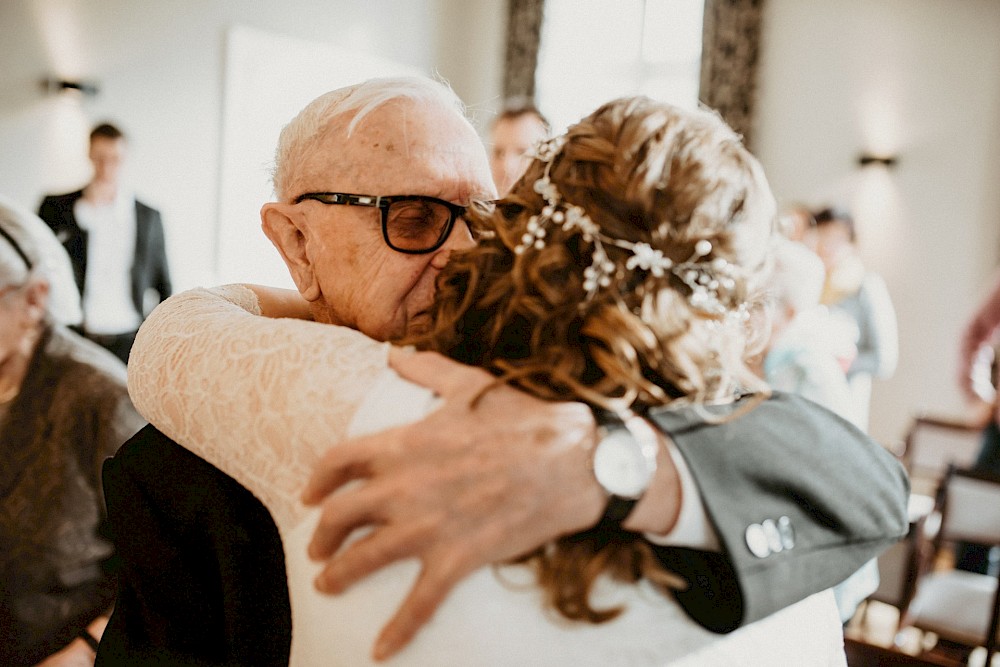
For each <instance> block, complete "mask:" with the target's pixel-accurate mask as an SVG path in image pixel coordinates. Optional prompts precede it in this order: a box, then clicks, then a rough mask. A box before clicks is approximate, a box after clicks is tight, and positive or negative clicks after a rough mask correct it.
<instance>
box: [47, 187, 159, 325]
mask: <svg viewBox="0 0 1000 667" xmlns="http://www.w3.org/2000/svg"><path fill="white" fill-rule="evenodd" d="M81 197H83V190H77V191H76V192H71V193H69V194H65V195H54V196H49V197H45V199H43V200H42V204H41V206H39V208H38V217H40V218H41V219H42V220H44V221H45V222H46V224H48V226H49V227H50V228H51V229H52V231H53V232H54V233H55V235H56V238H57V239H59V241H60V242H61V243H62V244H63V247H64V248H66V252H68V253H69V257H70V260H71V261H72V263H73V274H74V276H75V277H76V284H77V287H79V289H80V293H81V294H83V288H84V285H85V284H86V280H87V232H86V231H85V230H84V229H81V228H80V225H79V224H77V222H76V216H75V215H74V214H73V206H74V205H75V204H76V202H77V201H78V200H79V199H80V198H81ZM135 223H136V229H135V256H134V258H133V261H132V272H131V277H132V286H131V289H132V303H133V304H134V305H135V311H136V312H137V313H138V314H139V316H140V317H141V318H143V319H144V318H145V317H146V315H148V314H149V311H150V310H152V309H153V307H155V306H156V304H157V303H159V302H160V301H162V300H163V299H166V298H167V297H168V296H170V294H171V285H170V271H169V267H168V266H167V251H166V243H165V241H164V237H163V222H162V221H161V220H160V212H159V211H157V210H156V209H154V208H150V207H149V206H146V205H145V204H143V203H142V202H140V201H136V203H135ZM150 290H152V291H153V292H155V293H156V294H157V298H156V299H153V300H147V299H148V297H147V296H146V295H147V293H149V292H150Z"/></svg>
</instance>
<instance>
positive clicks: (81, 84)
mask: <svg viewBox="0 0 1000 667" xmlns="http://www.w3.org/2000/svg"><path fill="white" fill-rule="evenodd" d="M42 90H44V91H45V92H46V93H48V94H49V95H58V94H60V93H63V92H66V91H75V92H76V93H78V94H80V95H82V96H83V97H96V96H97V93H98V88H97V84H96V83H94V82H93V81H70V80H68V79H58V78H55V77H49V78H47V79H42Z"/></svg>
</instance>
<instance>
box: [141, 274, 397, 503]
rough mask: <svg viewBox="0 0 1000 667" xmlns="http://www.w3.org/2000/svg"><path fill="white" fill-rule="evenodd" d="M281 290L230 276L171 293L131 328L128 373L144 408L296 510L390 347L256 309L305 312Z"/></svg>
mask: <svg viewBox="0 0 1000 667" xmlns="http://www.w3.org/2000/svg"><path fill="white" fill-rule="evenodd" d="M282 292H283V291H282V290H261V291H260V292H257V293H255V291H254V290H251V289H249V288H247V287H244V286H240V285H228V286H224V287H218V288H213V289H194V290H190V291H187V292H183V293H181V294H177V295H175V296H173V297H171V298H169V299H167V300H166V301H164V302H163V303H162V304H160V305H159V306H158V307H157V308H156V309H155V310H154V311H153V313H152V314H151V315H150V317H149V318H148V319H147V320H146V322H145V323H144V324H143V326H142V328H141V329H140V331H139V334H138V336H136V342H135V346H134V347H133V348H132V352H131V356H130V358H129V374H128V375H129V379H128V384H129V394H130V396H131V397H132V401H133V403H134V404H135V407H136V409H138V411H139V412H140V413H141V414H142V415H143V417H145V418H146V419H148V420H149V422H150V423H152V424H153V425H154V426H156V427H157V428H159V429H160V430H161V431H162V432H163V433H164V434H166V435H167V436H169V437H170V438H171V439H173V440H175V441H176V442H178V443H179V444H181V445H183V446H184V447H186V448H188V449H190V450H191V451H193V452H194V453H196V454H198V455H199V456H201V457H202V458H204V459H206V460H207V461H209V462H210V463H212V464H213V465H214V466H216V467H217V468H219V469H220V470H222V471H224V472H226V473H227V474H229V475H230V476H232V477H234V478H235V479H236V480H237V481H239V482H240V483H241V484H243V485H244V486H245V487H247V488H248V489H250V490H251V491H252V492H254V493H255V494H256V495H257V496H258V497H260V498H261V500H262V501H264V502H265V504H266V505H267V506H268V508H269V509H270V510H271V511H272V513H277V514H281V513H282V512H294V511H295V507H296V501H297V498H298V494H299V492H300V490H301V487H302V485H303V483H304V481H305V479H306V478H307V477H308V474H309V473H310V472H311V470H312V466H313V464H314V462H315V461H316V460H317V459H318V458H319V456H320V455H321V453H322V452H324V451H326V449H328V448H329V447H330V446H331V445H332V444H334V443H336V442H337V441H339V440H340V439H342V438H343V437H344V435H345V434H346V432H347V427H348V424H349V423H350V421H351V418H352V417H353V415H354V412H355V410H356V409H357V407H358V406H359V405H360V403H361V401H362V399H363V398H364V396H365V394H366V391H367V388H368V387H370V386H371V385H372V381H373V379H374V378H375V377H376V376H377V375H378V374H379V373H380V372H381V371H382V370H383V369H385V368H386V365H387V358H388V354H389V347H390V346H389V345H388V344H385V343H378V342H376V341H373V340H371V339H370V338H368V337H366V336H364V335H362V334H360V333H358V332H357V331H354V330H352V329H347V328H344V327H336V326H330V325H326V324H317V323H314V322H307V321H302V320H300V319H270V318H266V317H259V315H260V314H261V311H262V308H261V306H262V305H263V306H264V307H265V308H266V309H267V311H266V312H267V313H269V314H285V315H296V314H298V315H299V316H302V314H303V313H305V314H307V312H308V309H304V310H303V309H299V308H297V306H296V304H295V301H296V298H294V297H291V296H290V295H289V294H287V293H285V294H282ZM258 294H260V295H261V296H262V297H263V298H258ZM296 296H297V295H296ZM275 518H276V519H278V518H279V517H278V516H276V517H275Z"/></svg>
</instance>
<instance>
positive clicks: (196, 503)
mask: <svg viewBox="0 0 1000 667" xmlns="http://www.w3.org/2000/svg"><path fill="white" fill-rule="evenodd" d="M731 409H732V407H727V408H718V409H717V411H718V412H722V413H725V412H727V411H729V410H731ZM701 415H702V413H699V412H698V411H697V410H695V409H692V408H688V409H682V410H662V411H656V412H654V413H653V414H651V415H649V416H650V418H651V419H652V420H653V421H654V422H656V423H657V424H658V425H659V426H660V427H661V428H663V430H665V431H666V432H668V433H670V434H671V437H672V438H673V439H674V441H675V442H676V443H677V446H678V448H679V450H680V452H681V454H682V455H683V456H684V458H685V460H686V461H687V464H688V466H689V468H690V469H691V472H692V474H693V476H694V478H695V480H696V483H697V484H698V486H699V488H700V491H701V494H702V497H703V500H704V503H705V506H706V509H707V511H708V514H709V517H710V519H711V521H712V523H713V524H714V526H715V529H716V532H717V533H718V534H719V538H720V541H721V542H722V546H723V552H722V553H706V552H702V551H696V550H693V549H681V548H676V547H662V548H658V549H657V555H658V556H659V558H660V559H661V561H663V562H664V564H666V565H667V566H668V567H669V568H670V569H671V570H673V571H674V572H676V573H677V574H679V575H681V576H682V577H684V578H685V579H687V581H688V582H690V584H691V585H690V587H689V589H688V590H687V591H684V592H681V593H679V594H678V595H677V597H678V600H679V602H680V603H681V605H682V606H683V607H684V608H685V609H686V610H687V612H688V613H689V614H690V615H691V616H692V617H693V618H694V619H695V620H696V621H698V622H699V623H701V624H702V625H704V626H705V627H708V628H709V629H712V630H715V631H717V632H728V631H730V630H733V629H735V628H737V627H739V626H741V625H744V624H746V623H750V622H752V621H755V620H758V619H760V618H762V617H764V616H767V615H768V614H770V613H772V612H774V611H776V610H778V609H781V608H783V607H785V606H787V605H789V604H792V603H794V602H796V601H798V600H801V599H802V598H804V597H806V596H808V595H810V594H812V593H815V592H817V591H820V590H823V589H826V588H829V587H830V586H833V585H834V584H837V583H839V582H840V581H842V580H843V579H845V578H846V577H847V576H848V575H850V574H851V573H853V572H854V571H855V570H857V569H858V568H859V567H861V565H863V564H864V563H865V562H867V561H868V560H869V559H871V558H873V557H874V556H875V555H876V554H878V553H879V552H880V551H882V550H883V549H884V548H885V547H887V546H889V545H890V544H892V542H894V541H895V540H897V539H898V538H900V537H902V536H903V535H904V534H905V531H906V528H907V517H906V500H907V492H908V483H907V480H906V476H905V474H904V473H903V470H902V467H901V466H900V465H899V464H898V463H897V462H896V461H895V459H894V458H893V457H892V456H891V455H890V454H889V453H888V452H886V451H885V450H884V449H883V448H882V447H881V446H879V445H878V444H876V443H874V442H873V441H872V440H870V439H869V438H868V437H867V436H865V435H864V434H862V433H861V432H860V431H858V430H857V429H856V428H854V427H853V426H852V425H850V424H848V423H847V422H845V421H844V420H842V419H840V418H839V417H837V416H835V415H833V414H832V413H830V412H828V411H826V410H824V409H822V408H820V407H819V406H817V405H815V404H813V403H810V402H809V401H806V400H805V399H800V398H797V397H793V396H789V395H785V394H778V395H776V396H775V397H774V398H772V399H771V400H769V401H767V402H765V403H763V404H762V405H760V406H758V407H757V408H756V409H755V410H753V411H751V412H749V413H748V414H746V415H744V416H742V417H739V418H737V419H734V420H732V421H729V422H726V423H722V424H716V425H712V424H706V423H705V422H704V420H703V419H702V416H701ZM838 462H839V464H838ZM104 485H105V494H106V496H107V502H108V516H109V520H110V521H111V524H112V526H113V528H114V530H115V532H116V536H117V537H116V548H117V551H118V555H119V557H120V559H121V560H122V565H123V570H124V571H123V575H122V576H123V580H122V589H121V594H120V596H119V599H118V603H117V605H116V607H115V611H114V614H113V615H112V618H111V623H110V625H109V626H108V629H107V630H106V631H105V634H104V640H103V641H102V643H101V648H100V651H99V653H98V661H97V664H98V665H117V664H158V663H155V662H151V660H152V659H153V658H154V657H155V658H160V657H162V656H168V657H169V659H167V658H166V657H164V658H163V659H164V660H167V661H166V662H163V663H162V664H226V665H229V664H253V665H270V664H275V665H277V664H286V663H287V659H288V651H289V647H290V642H291V635H290V608H289V605H288V597H287V596H288V593H287V587H286V579H285V572H284V559H283V555H282V547H281V541H280V537H279V535H278V532H277V529H276V528H275V526H274V524H273V522H272V521H271V519H270V516H269V514H268V513H267V510H266V509H265V508H264V507H263V506H262V505H261V504H260V503H259V502H258V501H257V500H256V499H255V498H254V497H253V495H252V494H250V493H249V492H248V491H247V490H246V489H244V488H243V487H242V486H240V485H239V484H238V483H237V482H236V481H235V480H233V479H231V478H229V477H227V476H226V475H224V474H222V473H221V472H219V471H218V470H217V469H215V468H213V467H212V466H211V465H209V464H208V463H206V462H205V461H203V460H202V459H200V458H198V457H197V456H195V455H193V454H191V453H189V452H187V451H186V450H184V449H182V448H181V447H180V446H178V445H176V444H174V443H173V442H172V441H170V440H169V439H167V438H166V437H165V436H164V435H163V434H161V433H160V432H159V431H157V430H156V429H155V428H153V427H152V426H149V427H147V428H145V429H143V430H142V431H140V432H139V433H138V434H137V435H136V436H135V437H134V438H132V439H131V440H130V441H129V442H127V443H126V444H125V445H124V446H123V447H122V448H121V449H120V450H119V452H118V454H117V455H116V456H115V457H114V458H113V459H110V460H109V461H108V462H107V463H106V465H105V469H104ZM769 523H770V524H773V528H772V527H770V526H769ZM761 536H763V538H764V541H763V543H762V542H761V541H760V539H758V538H760V537H761ZM331 650H336V648H335V647H331Z"/></svg>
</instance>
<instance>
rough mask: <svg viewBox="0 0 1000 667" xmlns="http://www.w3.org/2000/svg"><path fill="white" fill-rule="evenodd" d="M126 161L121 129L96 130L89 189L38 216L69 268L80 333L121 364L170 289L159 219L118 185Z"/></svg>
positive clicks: (47, 204)
mask: <svg viewBox="0 0 1000 667" xmlns="http://www.w3.org/2000/svg"><path fill="white" fill-rule="evenodd" d="M125 156H126V142H125V135H124V134H122V132H121V130H119V129H118V128H117V127H115V126H114V125H110V124H108V123H103V124H101V125H98V126H97V127H95V128H94V129H93V131H92V132H91V133H90V153H89V158H90V162H91V163H92V164H93V166H94V177H93V178H92V179H91V181H90V183H88V184H87V185H86V186H85V187H84V188H83V189H82V190H77V191H76V192H71V193H69V194H65V195H57V196H49V197H45V199H44V200H43V201H42V204H41V207H40V208H39V210H38V215H39V216H40V217H41V218H42V220H44V221H45V222H46V223H47V224H48V225H49V227H51V228H52V231H54V232H55V234H56V238H58V239H59V241H60V242H61V243H62V244H63V246H64V247H65V248H66V250H67V252H68V253H69V256H70V259H71V260H72V262H73V273H74V275H75V277H76V284H77V286H78V287H79V289H80V293H81V294H82V295H83V312H84V319H83V326H82V328H81V332H82V333H83V335H84V336H86V337H87V338H90V339H91V340H93V341H94V342H96V343H98V344H100V345H102V346H104V347H106V348H107V349H109V350H110V351H111V352H113V353H114V354H115V355H117V356H118V358H120V359H121V360H122V361H128V353H129V350H130V349H131V348H132V343H133V342H134V341H135V332H136V331H137V330H138V329H139V325H140V324H142V320H143V319H144V318H145V316H146V315H147V314H148V313H149V311H151V310H152V309H153V308H154V307H155V306H156V304H157V303H159V302H160V301H161V300H163V299H165V298H167V297H168V296H170V291H171V288H170V272H169V270H168V267H167V255H166V248H165V244H164V237H163V223H162V222H161V220H160V213H159V211H157V210H156V209H154V208H150V207H149V206H147V205H146V204H143V203H142V202H140V201H138V200H137V199H136V198H135V196H134V195H133V194H132V193H131V192H129V191H128V190H127V189H126V188H125V187H124V184H123V181H122V169H123V166H124V162H125Z"/></svg>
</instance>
